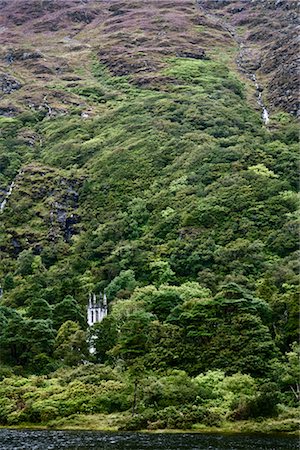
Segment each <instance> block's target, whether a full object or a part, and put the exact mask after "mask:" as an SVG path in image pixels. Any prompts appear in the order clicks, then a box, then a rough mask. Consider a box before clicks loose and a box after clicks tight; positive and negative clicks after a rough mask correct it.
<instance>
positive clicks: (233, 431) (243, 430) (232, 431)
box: [0, 422, 300, 438]
mask: <svg viewBox="0 0 300 450" xmlns="http://www.w3.org/2000/svg"><path fill="white" fill-rule="evenodd" d="M260 424H261V425H263V423H260ZM239 425H240V426H239V427H228V426H220V427H206V426H201V425H200V424H199V426H200V427H201V428H197V425H196V426H195V427H194V428H192V429H174V428H171V429H169V428H165V429H157V430H148V429H142V430H130V431H128V430H119V429H118V428H117V427H86V426H84V424H76V425H75V424H69V425H68V424H65V425H61V426H60V425H57V426H55V425H52V424H41V425H36V424H31V423H22V424H18V425H7V426H5V425H0V430H3V429H6V430H32V431H34V430H37V431H79V432H85V431H86V432H102V433H141V434H199V435H201V434H206V435H207V434H220V435H245V436H250V435H259V436H277V437H282V438H284V437H286V438H288V437H300V429H299V430H298V431H284V430H282V431H280V430H277V431H275V430H267V429H266V428H264V427H263V428H262V429H257V428H256V427H255V426H253V425H255V423H253V422H243V423H242V424H239ZM241 425H242V426H241Z"/></svg>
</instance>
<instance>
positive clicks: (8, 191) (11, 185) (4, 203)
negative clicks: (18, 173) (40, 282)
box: [0, 181, 15, 214]
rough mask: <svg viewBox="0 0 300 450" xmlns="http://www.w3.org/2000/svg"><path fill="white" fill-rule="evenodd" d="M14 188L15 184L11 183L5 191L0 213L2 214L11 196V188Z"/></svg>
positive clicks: (0, 204)
mask: <svg viewBox="0 0 300 450" xmlns="http://www.w3.org/2000/svg"><path fill="white" fill-rule="evenodd" d="M14 186H15V182H14V181H12V183H11V184H10V185H9V186H8V190H7V191H6V194H5V197H4V199H3V200H2V202H1V203H0V213H1V214H2V213H3V211H4V208H5V206H6V203H7V200H8V199H9V197H10V196H11V194H12V191H13V188H14Z"/></svg>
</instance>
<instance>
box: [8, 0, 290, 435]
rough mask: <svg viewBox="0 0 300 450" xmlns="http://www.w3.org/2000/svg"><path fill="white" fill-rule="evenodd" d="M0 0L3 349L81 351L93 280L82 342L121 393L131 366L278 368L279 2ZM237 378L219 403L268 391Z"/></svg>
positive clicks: (286, 148) (269, 378)
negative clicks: (93, 304)
mask: <svg viewBox="0 0 300 450" xmlns="http://www.w3.org/2000/svg"><path fill="white" fill-rule="evenodd" d="M0 3H1V12H0V38H1V42H2V43H3V45H2V47H1V53H0V189H1V190H0V194H1V198H0V201H1V202H2V203H1V213H0V214H1V215H0V218H1V225H0V227H1V228H0V234H1V240H0V251H1V268H0V283H1V289H2V290H1V293H2V294H3V295H2V297H1V307H0V323H1V324H2V325H3V326H2V328H3V332H2V334H1V332H0V348H2V350H1V351H0V353H1V354H0V356H1V362H3V363H5V364H8V365H10V366H14V367H15V369H14V370H15V372H16V373H19V372H21V373H24V371H25V372H26V371H29V372H30V371H31V372H38V373H48V372H49V371H51V370H54V369H55V368H57V367H58V366H60V365H66V366H68V365H71V366H73V365H76V364H80V363H81V362H82V361H86V359H87V358H89V357H88V355H87V346H86V342H85V339H86V338H85V337H84V336H85V334H84V333H85V327H86V325H85V319H86V317H85V316H86V303H87V300H88V296H89V293H91V292H96V293H99V292H103V290H104V289H106V292H107V295H108V300H109V312H110V314H109V318H108V319H105V321H104V322H103V324H104V325H101V326H99V328H98V331H97V332H98V340H96V343H95V342H94V344H93V345H95V346H96V347H95V348H96V353H95V355H94V357H90V358H91V359H92V360H93V361H94V362H95V361H97V362H101V363H102V362H106V363H107V362H109V363H110V364H112V365H113V366H117V367H121V366H122V364H124V365H125V366H126V367H127V368H129V372H128V373H127V375H126V376H128V379H126V380H127V381H126V383H128V384H126V383H125V382H124V383H125V384H126V386H127V387H126V386H125V385H124V386H125V387H124V389H125V391H126V389H127V390H128V392H129V394H128V392H127V391H126V392H127V393H126V395H129V396H130V395H133V394H132V393H133V391H132V390H131V389H133V386H134V384H132V379H133V378H131V377H132V376H133V377H138V376H141V375H140V373H142V372H141V370H142V369H141V367H145V368H147V370H149V371H158V370H159V371H160V374H161V373H164V372H162V371H166V372H165V373H167V374H168V373H169V372H168V370H171V369H176V370H177V369H178V370H184V371H186V372H187V373H188V374H189V375H190V376H193V377H194V376H197V375H198V374H199V373H200V372H205V371H208V370H212V369H217V370H223V371H224V373H225V374H226V375H228V376H231V375H232V374H234V373H237V372H242V373H243V374H248V375H243V376H245V377H247V376H249V377H250V376H252V377H254V378H255V377H259V379H264V380H265V381H266V382H274V380H275V381H276V382H277V378H276V377H277V375H278V371H279V368H280V367H281V366H280V364H282V363H283V361H285V362H286V361H287V359H285V360H284V358H288V357H285V356H284V355H285V353H286V352H289V351H290V350H291V345H292V344H293V342H294V341H295V340H296V339H297V309H298V308H297V295H296V293H297V285H298V283H297V273H298V259H297V253H298V236H297V231H298V225H297V208H298V197H297V192H296V191H297V183H298V174H297V158H298V142H297V139H298V135H297V124H296V119H295V117H294V116H295V112H296V95H295V85H296V83H295V81H296V75H295V65H294V60H293V58H294V56H295V49H296V47H295V44H294V35H293V33H294V31H293V30H294V26H295V22H296V18H295V17H294V14H295V13H294V11H295V5H294V2H289V4H288V6H287V5H286V3H284V2H278V1H277V2H273V1H271V0H270V1H267V2H258V1H252V2H248V1H247V2H243V1H228V0H226V1H217V2H215V1H212V0H209V1H204V0H203V1H202V0H201V1H200V0H199V1H198V2H194V1H192V0H172V1H170V0H160V1H156V0H130V1H119V0H98V1H95V0H67V1H60V0H52V1H50V0H47V1H45V0H41V1H35V0H25V1H23V0H22V1H21V0H11V1H1V2H0ZM270 11H272V14H270ZM291 19H292V20H291ZM266 21H268V25H267V26H266V28H267V30H265V23H266ZM278 24H280V25H281V26H282V29H281V30H280V31H278V30H277V26H278ZM263 30H264V33H262V31H263ZM283 35H284V38H283V37H282V36H283ZM263 108H264V109H266V110H268V111H269V112H270V120H269V122H267V121H265V122H264V121H263V120H262V113H263ZM70 321H71V324H70ZM80 327H81V328H80ZM101 327H102V328H101ZM254 330H255V331H254ZM21 337H22V339H21ZM92 338H93V339H94V337H93V336H92ZM18 339H19V340H18ZM83 342H84V344H83ZM97 342H98V343H97ZM74 348H75V349H77V350H78V351H77V353H76V352H75V351H74ZM72 349H73V350H72ZM289 354H290V353H289ZM74 355H77V356H76V357H75V356H74ZM93 358H94V359H93ZM120 361H122V363H120ZM141 361H142V363H141ZM274 361H275V362H274ZM118 364H119V366H118ZM122 367H123V366H122ZM80 370H82V371H83V372H84V370H85V369H84V368H82V369H79V371H80ZM95 370H96V369H95ZM97 370H98V369H97ZM99 370H100V369H99ZM102 370H104V369H103V368H101V370H100V372H101V371H102ZM105 370H106V369H105ZM111 370H113V369H111ZM116 370H117V369H116ZM130 370H131V371H132V372H130ZM139 370H140V372H139ZM143 370H144V369H143ZM22 371H23V372H22ZM100 372H99V373H100ZM224 373H223V375H222V376H223V377H225V375H224ZM132 374H133V375H132ZM136 374H138V375H136ZM249 374H250V375H249ZM64 376H65V375H59V377H58V378H59V379H60V380H61V379H62V380H63V381H59V382H61V383H62V385H63V383H66V381H65V380H64ZM73 376H76V375H70V377H73ZM102 376H104V377H106V375H105V374H104V375H103V374H102V372H101V375H99V377H100V379H101V380H102V378H101V377H102ZM162 376H164V375H162ZM168 376H169V375H168ZM177 376H178V377H179V378H178V380H179V381H178V380H177V378H176V377H177ZM182 376H183V375H182V373H181V375H180V373H179V374H178V373H177V375H176V376H175V378H174V380H175V381H174V380H173V378H172V376H171V375H170V377H171V378H172V380H173V381H172V380H171V378H170V379H166V380H167V381H166V380H165V381H162V383H166V385H167V386H168V383H173V382H174V383H175V384H176V383H177V382H178V383H179V384H180V383H181V381H180V380H181V378H180V377H182ZM66 377H67V378H68V377H69V375H66ZM107 377H108V378H107V379H106V378H105V379H106V380H108V381H109V382H110V381H113V383H112V386H113V388H111V387H109V386H108V387H107V389H108V391H109V394H107V395H108V396H111V395H114V394H112V393H111V392H110V389H112V390H113V389H114V386H121V385H122V386H123V384H122V382H123V381H122V382H121V381H120V379H119V375H116V374H115V373H114V372H113V371H112V372H109V375H107ZM109 377H112V378H109ZM184 377H188V375H184V376H183V378H184ZM134 379H137V378H134ZM184 379H185V380H186V378H184ZM170 380H171V381H170ZM176 380H177V381H176ZM243 380H244V381H243V383H246V385H247V383H248V381H249V380H248V379H247V380H248V381H247V382H246V381H245V379H243ZM226 382H227V381H226V380H225V381H224V383H225V384H226ZM118 383H119V384H118ZM197 383H198V381H197ZM197 383H196V384H197ZM199 383H200V384H201V380H200V381H199ZM220 383H221V381H220ZM222 383H223V381H222ZM228 383H229V382H228ZM243 383H242V385H243V386H244V384H243ZM249 383H250V385H251V386H252V387H251V389H252V388H253V396H254V395H257V398H258V399H260V400H257V399H256V400H253V398H254V397H253V398H252V397H251V399H252V400H251V401H252V403H251V405H252V406H251V407H250V406H249V404H250V403H249V404H248V403H247V404H246V403H245V405H246V406H245V405H242V406H241V405H240V404H237V403H234V402H232V404H231V406H230V408H232V410H230V411H231V412H230V414H232V417H235V418H236V417H239V418H243V417H244V416H243V414H245V415H247V414H248V416H247V417H253V416H251V414H254V415H255V414H256V413H254V412H253V411H254V410H255V408H256V407H257V404H259V401H261V403H264V402H265V403H268V401H267V400H266V398H265V397H264V395H265V394H263V392H264V391H263V390H262V391H259V389H258V388H257V389H258V390H257V391H256V390H255V389H256V387H255V388H254V387H253V386H254V385H255V382H254V381H253V383H254V384H253V383H252V381H251V380H250V381H249ZM251 383H252V384H251ZM151 386H152V385H151ZM197 386H198V384H197ZM255 386H256V385H255ZM82 389H83V388H82ZM116 389H118V388H116ZM120 389H123V388H120ZM149 389H150V388H149ZM151 389H152V388H151ZM153 389H154V390H155V389H156V387H155V388H154V387H153ZM157 389H158V388H157ZM174 389H175V388H174ZM191 389H192V387H191ZM201 389H202V388H201ZM251 389H250V391H251ZM266 389H267V388H266ZM272 389H273V388H272ZM274 389H275V388H274ZM276 389H279V390H280V389H281V391H282V395H283V396H284V395H286V396H287V397H286V398H287V400H286V402H287V404H288V402H290V404H292V403H293V401H292V400H291V399H290V397H288V395H289V394H286V391H288V389H289V381H286V380H285V381H284V380H282V381H281V384H280V386H279V385H278V387H276ZM267 390H268V389H267ZM146 391H147V390H146ZM175 391H176V389H175V390H174V392H175ZM149 392H150V391H149ZM192 392H193V394H191V398H194V397H193V395H194V390H193V389H192ZM195 392H196V391H195ZM197 392H198V391H197ZM201 392H202V391H201ZM251 392H252V391H251ZM255 392H256V394H254V393H255ZM266 392H267V391H266ZM272 392H273V391H272ZM274 392H275V391H274ZM276 392H277V391H276ZM7 395H8V397H9V398H10V396H11V395H12V394H11V393H9V394H7ZM20 395H21V394H20ZM22 395H23V394H22ZM41 395H43V393H41ZM49 395H50V394H49ZM51 395H52V394H51ZM86 395H87V394H86ZM99 395H100V394H99ZM120 395H121V394H120ZM122 395H123V394H122ZM124 395H125V394H124ZM166 395H167V394H166ZM172 395H173V394H172ZM174 395H175V394H174ZM197 395H198V394H197ZM201 395H202V394H201ZM211 395H212V397H213V395H215V394H211ZM251 395H252V394H251ZM276 395H277V394H276ZM276 395H275V394H274V396H273V397H272V398H273V400H272V401H273V403H274V405H275V406H274V408H275V409H276V404H277V403H276V402H277V401H278V399H277V397H276ZM225 397H226V396H225ZM109 398H111V397H109ZM124 398H125V397H124ZM124 398H123V397H122V399H118V400H116V403H113V402H112V404H114V405H115V406H114V407H115V408H117V409H116V410H118V408H119V407H120V408H121V409H120V410H121V411H123V410H126V409H128V408H129V407H128V404H130V401H128V399H127V397H126V399H127V400H124ZM172 398H173V397H172ZM176 398H177V397H176ZM178 398H179V397H178ZM178 398H177V400H176V401H175V400H174V401H175V403H174V404H175V406H176V405H177V403H176V402H179V403H180V399H179V400H178ZM195 398H196V394H195ZM255 398H256V397H255ZM282 398H283V397H282ZM284 398H285V397H284ZM276 399H277V400H276ZM64 401H65V400H64ZM101 401H102V400H101ZM147 401H148V402H149V405H150V406H151V405H152V406H153V404H156V403H155V402H156V401H157V400H155V395H154V394H153V398H152V394H151V395H150V394H149V399H148V400H147ZM172 401H173V400H172ZM191 401H192V400H191ZM193 401H194V400H193ZM195 401H196V400H195ZM224 401H225V400H224ZM103 402H104V403H105V400H103ZM118 402H120V403H118ZM145 402H146V400H145ZM249 402H250V400H249ZM255 402H257V403H255ZM25 403H26V402H25ZM104 403H103V404H104ZM271 403H272V402H270V404H271ZM99 404H100V403H99ZM145 404H146V403H145ZM174 404H173V403H172V402H171V403H170V404H169V403H168V402H167V401H166V403H165V404H164V405H162V406H161V407H169V406H170V405H173V406H174ZM254 404H255V405H256V406H253V405H254ZM78 405H79V403H78ZM78 405H77V406H76V407H75V406H74V405H73V406H72V407H70V408H69V409H68V408H67V407H66V408H65V407H61V409H59V411H64V412H63V413H62V414H66V415H69V414H73V412H74V411H78V410H80V411H83V412H86V411H85V410H84V406H83V403H82V404H80V406H78ZM101 405H102V403H101ZM101 405H100V406H99V405H98V406H97V404H94V403H93V402H92V406H91V408H94V409H92V411H98V412H99V411H100V412H102V410H101V408H104V406H103V405H102V406H101ZM116 405H117V406H116ZM120 405H122V406H120ZM226 405H227V404H226ZM27 406H28V405H27ZM50 406H51V405H50ZM52 406H53V405H52ZM52 406H51V407H52ZM150 406H149V407H150ZM152 406H151V407H152ZM14 407H16V406H14ZM14 407H12V408H14ZM114 407H113V406H112V407H111V409H110V407H107V408H108V409H105V408H106V407H105V408H104V409H105V411H106V412H107V411H110V412H111V411H113V410H114V409H113V408H114ZM24 408H25V407H24ZM28 408H29V406H28ZM37 408H38V407H37ZM55 408H56V406H55ZM64 408H65V409H64ZM76 408H79V409H76ZM80 408H82V409H80ZM86 408H88V407H87V406H86ZM97 408H98V409H97ZM197 408H198V406H197ZM224 408H225V407H224ZM226 408H229V406H228V405H227V406H226ZM226 408H225V409H224V411H225V410H226ZM243 408H244V409H243ZM247 408H248V409H247ZM249 408H250V409H249ZM251 408H252V410H251ZM257 408H258V407H257ZM274 408H273V410H272V408H271V407H270V411H271V412H270V411H269V412H268V413H266V414H273V413H274V411H275V409H274ZM188 409H189V407H188ZM21 410H22V408H21ZM250 410H251V411H252V412H251V413H249V411H250ZM22 411H23V410H22ZM22 411H19V412H18V414H17V416H18V419H16V420H17V421H18V420H19V421H22V420H25V419H26V417H27V419H26V420H29V421H30V420H32V419H31V416H30V414H31V413H30V412H29V413H28V414H29V416H30V417H29V416H26V414H25V413H26V411H27V409H26V408H25V412H24V414H25V415H23V416H22V414H23V412H22ZM28 411H31V410H30V408H29V409H28ZM57 411H58V410H57ZM66 411H67V412H66ZM70 411H71V412H70ZM118 411H119V410H118ZM133 411H134V408H133ZM197 411H198V410H197ZM222 411H223V410H222ZM224 411H223V412H224ZM226 411H227V412H228V411H229V410H226ZM232 411H234V412H232ZM241 411H242V412H241ZM245 411H248V412H247V413H246V412H245ZM255 411H256V410H255ZM5 414H6V413H5ZM10 414H11V411H8V412H7V414H6V415H5V418H4V419H3V421H4V422H5V420H8V421H9V420H13V416H10ZM32 414H33V413H32ZM39 414H40V413H38V417H39V419H38V420H42V419H41V416H40V415H39ZM45 414H46V413H45ZM59 414H60V413H58V412H56V413H55V414H54V417H56V416H57V415H59ZM201 414H202V413H201ZM201 414H200V412H199V417H200V416H201ZM222 414H223V413H222ZM224 414H225V412H224ZM226 414H227V413H226ZM228 414H229V412H228ZM249 414H250V416H249ZM46 416H47V414H46V415H45V417H46ZM50 416H51V414H50ZM3 417H4V416H3ZM7 417H11V418H10V419H8V418H7ZM28 417H29V418H28ZM32 417H34V414H33V415H32ZM155 417H156V416H155ZM155 417H154V416H153V417H152V418H151V420H152V421H154V422H155V420H156V419H157V417H156V419H155ZM195 417H196V416H195ZM197 417H198V416H197ZM209 417H210V416H209ZM212 417H213V416H212ZM247 417H246V418H247ZM22 418H23V419H22ZM196 419H197V418H194V419H191V420H192V422H191V423H193V420H194V421H195V420H196ZM1 420H2V419H1ZM45 420H46V419H45ZM145 420H146V419H145ZM149 420H150V419H149ZM157 420H158V419H157ZM159 420H160V419H159ZM176 420H177V419H176ZM197 420H198V419H197ZM207 420H208V419H207ZM209 420H210V419H209ZM211 420H212V421H213V419H211ZM145 423H146V424H147V420H146V422H145ZM145 423H144V425H145ZM140 426H141V427H142V426H143V424H142V423H141V424H140ZM145 426H146V425H145ZM153 426H154V425H153ZM166 426H167V425H166Z"/></svg>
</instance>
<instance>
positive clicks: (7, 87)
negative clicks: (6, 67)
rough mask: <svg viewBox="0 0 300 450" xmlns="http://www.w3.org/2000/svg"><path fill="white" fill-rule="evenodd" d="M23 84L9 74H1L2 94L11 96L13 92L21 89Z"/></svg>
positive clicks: (0, 89) (0, 87)
mask: <svg viewBox="0 0 300 450" xmlns="http://www.w3.org/2000/svg"><path fill="white" fill-rule="evenodd" d="M21 87H22V85H21V83H20V82H19V81H18V80H16V79H15V78H13V77H12V76H10V75H8V74H0V93H1V92H2V93H3V94H11V93H12V92H13V91H17V90H18V89H21Z"/></svg>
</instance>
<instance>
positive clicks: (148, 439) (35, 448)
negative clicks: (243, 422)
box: [0, 429, 299, 450]
mask: <svg viewBox="0 0 300 450" xmlns="http://www.w3.org/2000/svg"><path fill="white" fill-rule="evenodd" d="M298 448H299V446H298V439H297V438H295V437H281V436H253V435H251V436H248V435H231V436H228V435H217V434H189V433H186V434H185V433H178V434H177V433H176V434H142V433H103V432H95V431H52V430H51V431H46V430H11V429H10V430H7V429H0V450H61V449H63V450H75V449H76V450H89V449H99V450H125V449H126V450H143V449H151V450H160V449H163V450H181V449H185V450H187V449H188V450H198V449H199V450H202V449H203V450H204V449H205V450H294V449H298Z"/></svg>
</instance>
